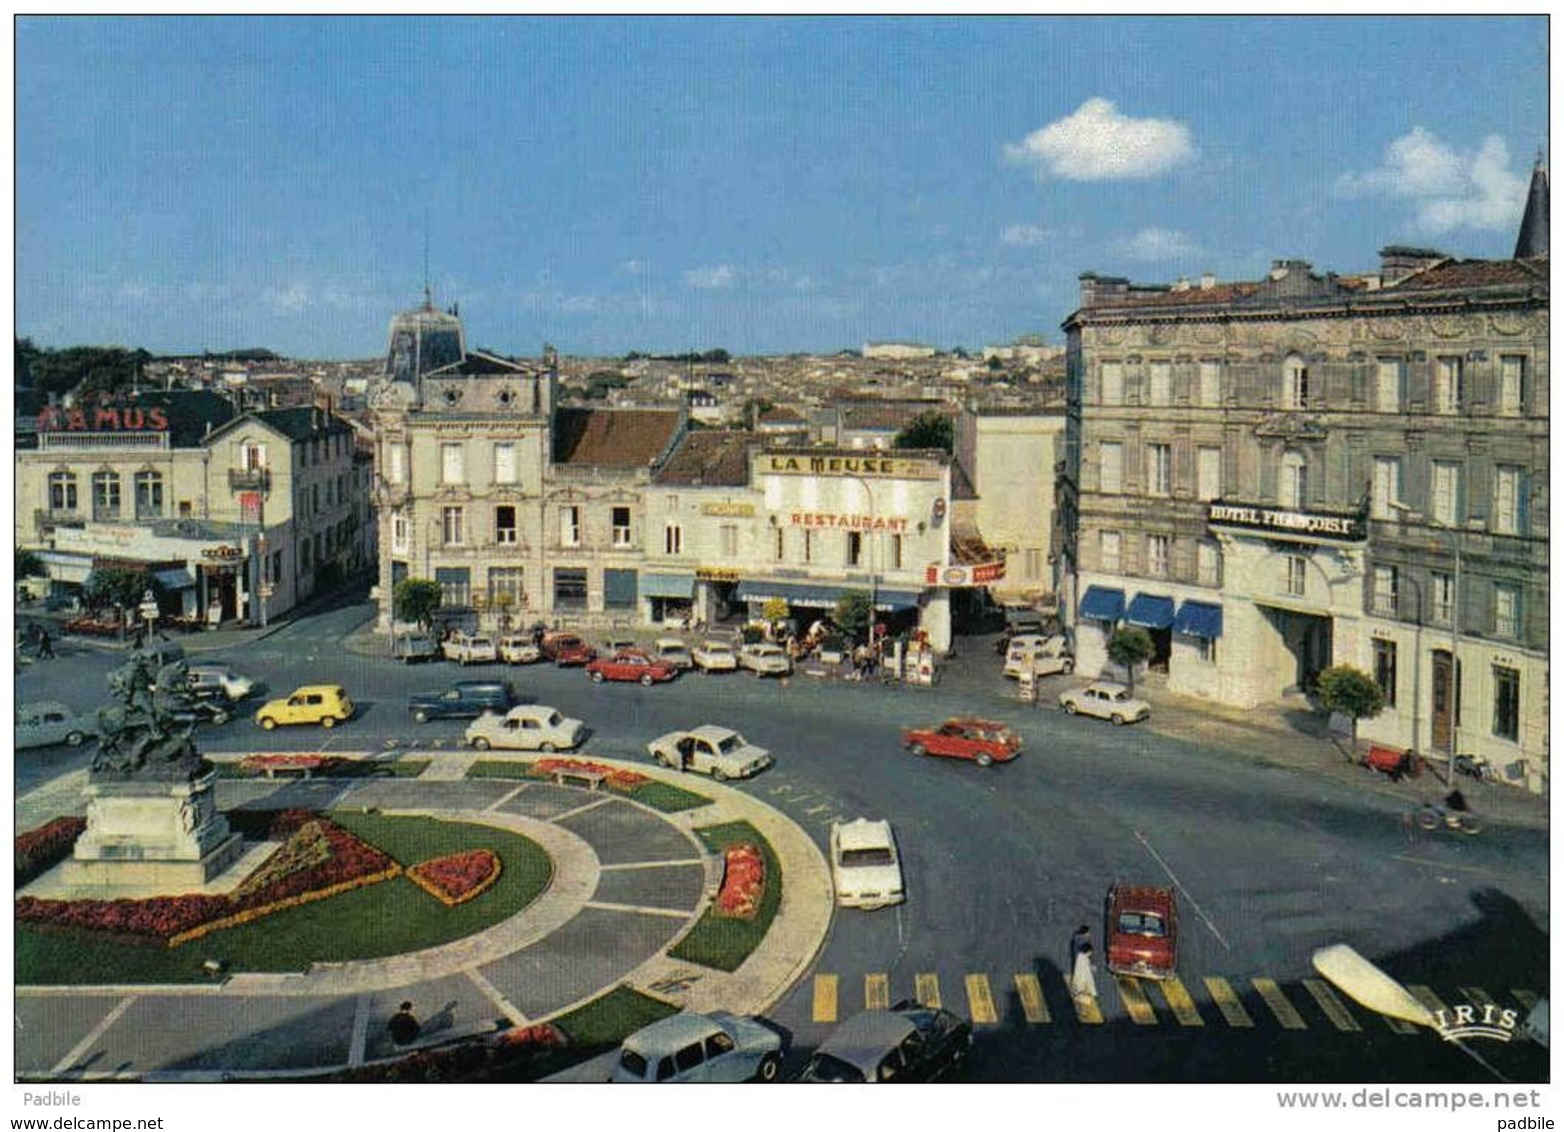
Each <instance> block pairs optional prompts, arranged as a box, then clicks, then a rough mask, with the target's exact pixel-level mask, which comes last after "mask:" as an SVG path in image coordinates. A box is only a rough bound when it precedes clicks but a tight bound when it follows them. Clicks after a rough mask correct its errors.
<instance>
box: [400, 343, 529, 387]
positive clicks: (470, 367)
mask: <svg viewBox="0 0 1564 1132" xmlns="http://www.w3.org/2000/svg"><path fill="white" fill-rule="evenodd" d="M526 372H527V368H526V367H525V366H522V365H518V364H517V363H516V362H513V361H509V360H508V359H506V358H497V357H495V356H494V355H493V354H485V353H482V352H481V351H476V350H470V351H468V352H467V354H466V355H464V356H463V357H462V360H461V361H459V362H452V363H451V364H450V365H447V366H441V367H440V368H439V369H432V370H429V371H428V372H427V373H425V374H424V378H425V379H426V380H427V379H428V378H431V377H483V376H486V375H489V374H496V373H526Z"/></svg>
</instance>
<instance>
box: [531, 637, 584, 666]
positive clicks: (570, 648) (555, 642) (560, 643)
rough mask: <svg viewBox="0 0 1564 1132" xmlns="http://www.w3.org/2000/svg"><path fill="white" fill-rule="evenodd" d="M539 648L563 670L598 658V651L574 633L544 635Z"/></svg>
mask: <svg viewBox="0 0 1564 1132" xmlns="http://www.w3.org/2000/svg"><path fill="white" fill-rule="evenodd" d="M538 647H539V648H540V649H542V650H543V655H544V656H546V657H547V658H548V659H549V660H552V661H553V662H554V663H555V664H557V665H559V667H561V668H567V667H570V666H571V665H578V664H586V663H587V662H588V661H590V660H592V659H594V658H595V657H596V656H597V650H596V649H594V648H593V647H592V646H591V645H589V644H587V643H586V642H585V641H583V640H582V639H581V638H580V637H578V636H576V635H575V634H574V633H544V634H543V641H542V643H540V644H539V645H538Z"/></svg>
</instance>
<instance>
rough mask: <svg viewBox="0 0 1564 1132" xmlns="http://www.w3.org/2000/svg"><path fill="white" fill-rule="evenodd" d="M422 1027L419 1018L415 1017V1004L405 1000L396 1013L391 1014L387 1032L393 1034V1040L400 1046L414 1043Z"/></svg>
mask: <svg viewBox="0 0 1564 1132" xmlns="http://www.w3.org/2000/svg"><path fill="white" fill-rule="evenodd" d="M421 1029H422V1027H421V1026H419V1024H418V1019H417V1018H415V1017H413V1004H412V1003H411V1002H404V1003H402V1005H400V1006H398V1007H397V1008H396V1013H395V1014H393V1015H391V1021H389V1022H387V1023H386V1032H387V1033H389V1034H390V1035H391V1040H392V1041H393V1042H395V1043H396V1044H397V1045H399V1046H408V1045H412V1044H413V1043H414V1042H416V1041H417V1040H418V1033H419V1031H420V1030H421Z"/></svg>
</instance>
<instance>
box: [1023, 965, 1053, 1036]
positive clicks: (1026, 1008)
mask: <svg viewBox="0 0 1564 1132" xmlns="http://www.w3.org/2000/svg"><path fill="white" fill-rule="evenodd" d="M1016 997H1017V998H1018V999H1020V1000H1021V1014H1022V1016H1023V1017H1025V1018H1026V1020H1027V1021H1028V1022H1031V1023H1034V1024H1036V1023H1038V1022H1050V1021H1052V1019H1051V1018H1050V1017H1049V1015H1048V1004H1047V1003H1046V1002H1044V1001H1043V988H1042V984H1040V983H1039V982H1038V981H1037V976H1036V975H1033V974H1029V973H1028V974H1020V975H1017V976H1016Z"/></svg>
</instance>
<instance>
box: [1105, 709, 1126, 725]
mask: <svg viewBox="0 0 1564 1132" xmlns="http://www.w3.org/2000/svg"><path fill="white" fill-rule="evenodd" d="M1108 718H1109V719H1110V720H1112V721H1113V725H1114V726H1115V727H1123V726H1124V715H1123V713H1122V712H1117V711H1116V712H1114V713H1113V714H1112V715H1110V716H1109V717H1108Z"/></svg>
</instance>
